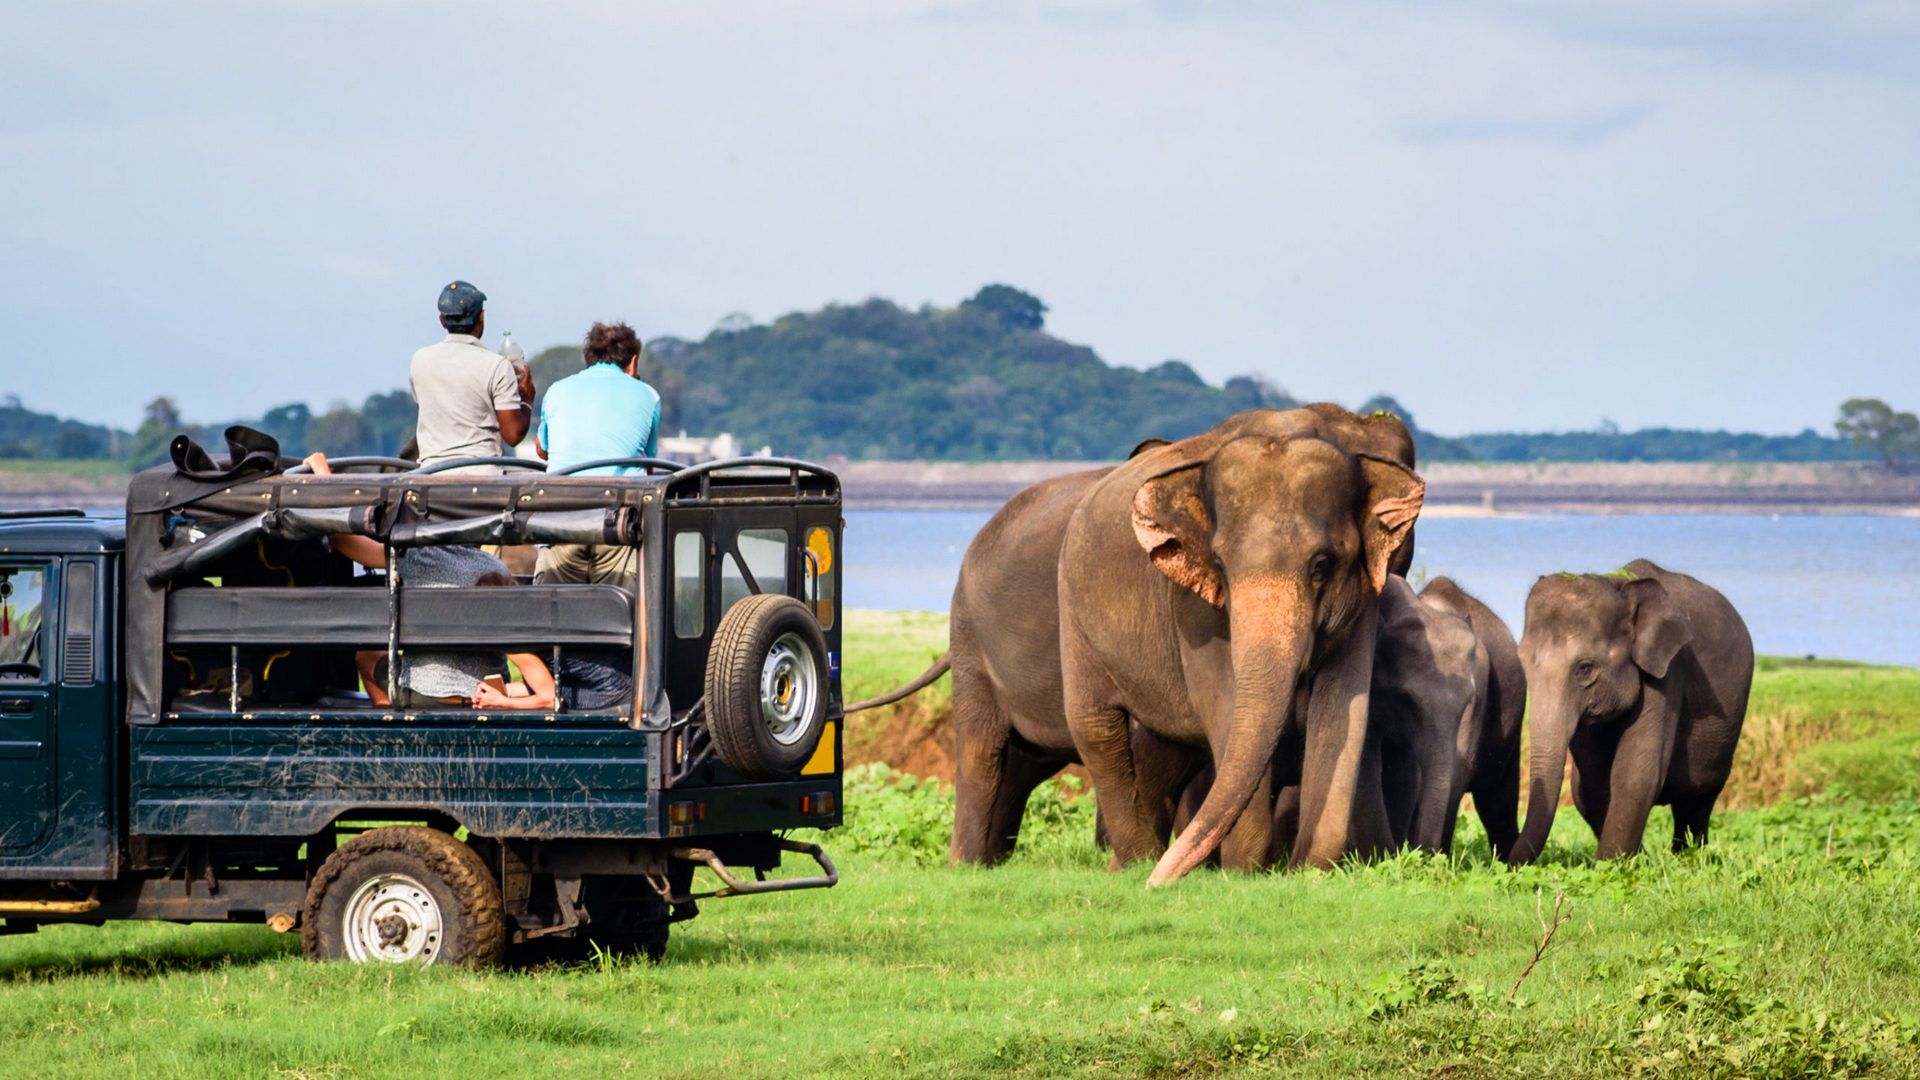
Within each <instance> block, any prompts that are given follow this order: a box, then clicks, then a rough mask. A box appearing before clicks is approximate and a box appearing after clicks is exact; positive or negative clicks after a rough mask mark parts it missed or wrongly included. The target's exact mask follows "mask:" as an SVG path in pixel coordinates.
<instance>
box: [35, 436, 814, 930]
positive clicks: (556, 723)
mask: <svg viewBox="0 0 1920 1080" xmlns="http://www.w3.org/2000/svg"><path fill="white" fill-rule="evenodd" d="M184 442H185V441H184V440H178V441H177V442H176V452H175V455H174V456H175V464H174V465H171V466H163V467H161V468H157V469H152V470H148V471H147V472H144V473H141V474H139V475H138V476H136V477H135V478H134V479H133V481H132V484H131V486H130V488H129V491H128V496H127V511H126V516H125V518H124V520H119V519H115V520H107V519H101V518H94V517H87V516H83V515H81V514H80V513H79V512H78V511H54V512H45V511H10V512H6V513H5V514H4V516H0V920H4V923H3V924H0V933H14V932H25V931H31V930H33V929H36V928H38V927H39V926H41V925H44V924H47V923H52V922H84V923H94V924H98V923H100V922H102V921H104V920H107V919H165V920H170V921H177V922H197V921H232V922H264V923H266V924H268V925H270V926H272V927H273V928H274V929H276V930H280V931H292V930H295V929H298V930H299V931H300V933H301V935H302V939H303V942H304V944H305V949H306V951H307V953H308V955H310V956H312V957H315V958H318V959H334V958H344V959H350V960H361V961H366V960H385V961H395V962H411V963H459V964H471V965H480V964H488V963H491V962H493V961H495V960H497V959H499V958H500V956H501V955H502V952H503V950H504V949H505V948H506V947H507V946H508V945H510V944H513V943H519V942H537V941H540V940H541V939H576V940H587V939H591V940H593V941H596V942H598V943H600V944H602V945H605V946H625V947H630V948H639V949H643V950H645V951H646V952H647V953H648V954H649V955H652V956H654V957H656V958H657V957H658V956H659V955H660V954H661V953H662V952H663V951H664V948H665V945H666V939H667V927H668V925H669V924H670V923H672V922H674V921H678V920H681V919H685V918H690V917H692V916H693V915H694V914H695V913H696V903H695V901H697V900H699V899H702V898H705V897H722V896H735V895H744V894H752V893H759V892H771V891H777V890H787V889H801V888H817V887H825V886H830V885H832V884H834V883H835V881H836V880H837V875H836V873H835V871H834V868H833V864H832V862H831V861H830V860H829V859H828V858H827V856H826V855H825V854H824V853H823V852H822V851H821V850H820V849H819V848H818V847H817V846H816V845H812V844H806V843H800V842H797V841H794V840H791V839H787V838H785V837H784V836H783V833H784V832H785V831H786V830H790V829H798V828H828V827H831V826H834V825H836V824H838V823H839V822H840V813H841V802H840V799H841V728H842V724H841V722H840V721H841V701H840V677H839V676H840V671H839V663H840V631H841V620H840V602H839V598H840V595H841V589H840V586H839V576H840V573H841V563H840V559H839V552H840V535H841V517H840V489H839V482H838V480H837V479H836V478H835V477H834V476H833V474H832V473H830V472H828V471H826V470H824V469H821V468H819V467H817V466H813V465H809V464H807V463H805V462H800V461H793V460H787V459H741V460H735V461H723V462H715V463H709V464H704V465H697V466H691V467H683V466H680V465H677V464H675V463H672V462H666V461H660V460H656V459H626V460H623V461H620V462H616V463H613V464H617V465H619V466H621V467H623V468H624V469H626V470H628V471H627V473H626V474H624V475H617V476H605V475H599V476H583V475H554V474H548V473H546V472H545V471H544V469H543V468H542V467H541V465H540V463H538V462H530V461H522V460H518V459H484V460H475V461H468V462H456V463H452V465H454V466H458V465H474V464H480V465H493V466H496V467H497V468H498V475H483V476H475V475H448V474H447V470H446V469H445V468H441V469H435V468H424V469H422V468H415V467H413V466H412V465H411V463H407V462H401V461H396V460H391V459H345V460H343V461H341V462H339V463H337V468H338V470H339V471H337V472H336V473H335V474H334V475H331V476H315V475H311V474H308V473H306V472H305V470H304V468H303V467H300V466H295V465H293V463H292V462H291V461H289V460H288V459H284V458H280V457H279V456H278V453H277V447H273V446H272V445H271V442H270V440H263V439H260V438H259V437H257V436H256V437H255V438H254V441H251V442H249V441H247V440H241V441H240V442H238V443H236V445H235V446H234V449H233V454H232V457H231V458H230V459H229V461H228V462H227V463H226V464H225V465H223V466H222V465H215V464H214V463H213V462H211V461H210V460H209V459H208V457H207V455H206V454H205V453H204V452H200V451H199V450H198V448H197V447H192V446H191V444H190V443H189V444H186V445H185V446H184V447H183V446H182V445H181V444H182V443H184ZM263 442H264V443H265V445H262V443H263ZM605 464H608V463H589V465H588V466H582V467H581V468H587V467H590V466H592V465H605ZM341 535H353V536H359V537H367V538H370V540H371V541H372V542H374V543H377V544H378V545H380V547H381V548H382V549H383V550H384V551H385V553H386V555H387V559H386V566H387V567H390V568H394V569H387V570H384V571H361V570H359V569H358V568H356V567H355V566H354V565H353V564H352V563H350V562H349V561H348V560H347V559H345V558H343V557H342V556H341V555H339V554H337V553H335V551H334V550H333V547H334V543H335V541H330V540H329V538H330V537H339V536H341ZM540 544H582V545H595V546H607V545H627V546H631V547H632V548H634V549H635V551H636V554H637V558H636V559H635V560H634V561H635V562H636V563H637V568H638V569H637V572H636V573H635V575H634V576H633V578H632V579H630V580H625V581H617V582H603V583H597V584H532V583H528V582H527V581H526V580H525V579H524V578H523V579H521V580H520V581H519V582H518V583H517V584H515V586H514V587H511V588H500V587H427V586H424V585H421V586H413V587H410V586H409V584H408V582H407V580H406V573H405V568H406V567H407V566H408V565H409V561H408V559H406V558H402V557H401V556H402V555H403V554H404V553H406V552H409V551H417V550H419V549H422V548H428V547H435V546H448V545H453V546H479V547H483V548H493V547H499V548H505V549H509V550H511V549H513V548H514V547H516V546H521V547H522V549H523V550H524V546H525V545H540ZM449 652H459V653H477V654H485V655H490V656H496V657H498V656H502V654H515V655H523V656H524V655H527V654H531V655H533V656H535V657H538V658H540V659H541V661H542V663H543V664H545V665H546V666H547V667H548V668H549V670H550V671H551V672H552V673H553V674H554V676H555V677H556V678H557V679H559V680H560V682H561V683H562V684H565V683H566V680H567V673H568V672H569V671H570V670H571V666H570V665H577V662H578V661H579V660H580V659H581V658H584V657H593V658H595V660H596V663H597V664H598V665H599V669H600V670H602V671H606V670H614V671H617V672H618V674H619V677H620V678H621V679H622V680H625V681H624V682H622V684H621V686H622V690H621V691H620V692H619V693H617V694H615V695H613V696H612V697H608V696H607V695H604V694H602V695H600V697H599V698H598V699H596V700H594V701H592V702H591V703H588V704H581V703H580V702H581V701H582V700H583V699H582V698H581V697H580V696H579V695H571V694H567V693H562V695H560V700H559V701H557V702H556V703H555V704H554V706H553V707H551V708H541V709H536V710H523V709H499V710H494V711H487V710H482V709H478V708H475V707H473V705H472V704H470V703H469V702H467V701H448V700H437V699H427V700H425V701H420V700H409V698H408V695H405V694H402V693H399V691H400V690H401V689H402V687H403V684H404V681H405V678H406V673H407V671H408V670H409V669H408V664H409V661H410V659H411V658H415V657H419V656H420V655H422V654H423V653H440V654H446V653H449ZM374 655H377V657H378V658H379V660H380V661H381V663H380V665H379V668H380V670H381V672H382V674H381V675H380V676H379V677H380V678H382V679H384V680H385V681H386V685H385V686H382V687H379V689H382V690H384V691H386V697H387V699H388V700H390V701H394V702H400V703H402V704H404V705H405V707H398V706H396V705H385V706H382V705H376V704H373V700H374V699H373V697H372V696H370V695H369V694H368V693H366V692H365V687H364V682H365V680H364V679H363V678H362V677H361V675H360V671H361V670H363V668H361V667H360V666H359V665H360V664H362V663H365V662H367V661H369V660H370V659H371V658H372V656H374ZM511 674H512V673H511V672H507V673H505V677H506V678H511ZM562 689H563V691H564V689H565V687H564V685H563V688H562ZM568 701H573V702H574V703H575V704H573V705H572V706H569V705H568V704H567V702H568ZM788 854H794V855H799V856H801V857H802V858H804V859H809V860H811V861H812V862H813V863H815V864H817V871H816V872H814V873H810V874H807V875H805V876H798V877H772V878H769V877H768V875H769V874H770V873H771V872H772V871H774V870H776V869H777V868H778V867H779V866H780V864H781V860H782V857H783V855H788ZM702 868H704V869H705V870H706V871H707V872H708V873H709V874H710V875H711V880H708V878H706V877H697V876H696V873H695V871H696V870H699V869H702Z"/></svg>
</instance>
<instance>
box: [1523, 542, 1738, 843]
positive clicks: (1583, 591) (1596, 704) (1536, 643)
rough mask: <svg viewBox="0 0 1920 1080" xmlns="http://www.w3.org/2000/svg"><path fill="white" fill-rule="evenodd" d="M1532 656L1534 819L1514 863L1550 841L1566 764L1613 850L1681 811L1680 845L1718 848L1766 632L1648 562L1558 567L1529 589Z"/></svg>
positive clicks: (1579, 803)
mask: <svg viewBox="0 0 1920 1080" xmlns="http://www.w3.org/2000/svg"><path fill="white" fill-rule="evenodd" d="M1520 657H1521V660H1522V662H1523V663H1524V664H1525V665H1526V669H1527V685H1528V686H1529V687H1530V688H1531V690H1532V693H1533V698H1532V709H1531V711H1530V714H1529V715H1530V719H1529V720H1528V725H1529V729H1530V730H1529V737H1530V739H1531V741H1532V749H1531V751H1530V753H1531V771H1532V775H1531V778H1530V779H1529V781H1528V785H1527V821H1526V825H1525V827H1524V828H1522V830H1521V833H1520V839H1519V841H1518V842H1517V843H1516V844H1515V845H1514V848H1513V851H1512V852H1511V854H1510V855H1509V858H1508V861H1509V862H1513V863H1525V862H1531V861H1532V860H1534V859H1535V858H1538V857H1539V855H1540V851H1541V849H1542V848H1544V847H1545V846H1546V842H1547V834H1548V832H1549V830H1551V829H1552V827H1553V816H1554V809H1555V807H1556V806H1557V805H1558V803H1559V796H1560V777H1561V769H1562V768H1563V766H1564V765H1565V763H1566V761H1567V758H1568V757H1569V755H1571V757H1572V759H1573V801H1574V806H1575V807H1577V808H1578V809H1579V811H1580V815H1581V816H1582V817H1584V818H1585V819H1586V821H1587V824H1588V825H1589V826H1591V827H1592V829H1593V831H1594V835H1595V836H1597V837H1598V838H1599V848H1598V851H1597V855H1598V857H1599V858H1602V859H1608V858H1614V857H1616V856H1621V855H1631V854H1633V853H1635V852H1637V851H1639V850H1640V840H1641V836H1642V834H1643V833H1645V831H1646V825H1647V814H1648V812H1649V811H1650V810H1651V809H1652V808H1653V807H1654V806H1656V805H1670V806H1672V807H1673V846H1674V849H1675V850H1676V851H1677V850H1679V849H1680V848H1682V847H1683V846H1685V845H1686V844H1687V843H1689V842H1692V843H1705V842H1706V839H1707V823H1708V819H1709V818H1710V817H1711V816H1712V814H1713V804H1714V801H1715V800H1716V799H1718V798H1719V797H1720V789H1721V788H1722V787H1724V786H1725V785H1726V782H1727V775H1728V773H1729V772H1730V771H1731V769H1732V767H1733V752H1734V748H1735V746H1736V745H1738V743H1739V741H1740V727H1741V724H1742V723H1743V722H1744V721H1745V719H1746V714H1747V693H1748V691H1749V690H1750V689H1751V687H1752V684H1753V639H1752V637H1750V636H1749V635H1748V633H1747V625H1746V623H1745V622H1744V621H1742V620H1741V618H1740V614H1739V612H1737V611H1735V610H1734V609H1733V605H1732V604H1730V603H1728V602H1727V598H1726V597H1724V596H1722V595H1720V593H1719V592H1717V591H1715V590H1714V589H1711V588H1709V587H1708V586H1706V585H1704V584H1702V583H1700V582H1699V581H1697V580H1695V579H1693V578H1691V577H1688V576H1687V575H1685V574H1675V573H1671V572H1669V571H1666V570H1663V569H1661V568H1660V567H1658V566H1655V565H1654V564H1653V563H1651V562H1648V561H1647V560H1645V559H1640V560H1636V561H1634V562H1632V563H1629V564H1627V565H1626V566H1625V567H1623V568H1622V569H1621V570H1619V571H1617V572H1615V573H1612V574H1552V575H1549V576H1547V577H1543V578H1541V579H1540V580H1539V581H1537V582H1535V583H1534V586H1533V591H1532V592H1531V593H1529V594H1528V596H1527V622H1526V629H1525V631H1524V632H1523V633H1522V635H1521V640H1520Z"/></svg>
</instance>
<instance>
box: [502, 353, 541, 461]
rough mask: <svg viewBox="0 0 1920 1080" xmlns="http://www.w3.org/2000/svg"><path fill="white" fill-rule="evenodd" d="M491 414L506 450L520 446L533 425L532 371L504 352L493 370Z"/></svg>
mask: <svg viewBox="0 0 1920 1080" xmlns="http://www.w3.org/2000/svg"><path fill="white" fill-rule="evenodd" d="M493 415H494V417H495V418H496V419H498V420H499V421H500V439H501V441H502V442H504V443H505V444H506V449H509V450H511V449H512V448H514V447H516V446H519V445H520V440H522V439H524V438H526V437H527V429H528V428H530V427H532V426H533V372H532V371H530V370H528V369H527V368H526V367H524V366H522V365H519V364H513V363H509V362H508V361H507V358H506V357H504V356H503V357H501V358H500V366H499V367H498V368H497V369H495V371H494V373H493Z"/></svg>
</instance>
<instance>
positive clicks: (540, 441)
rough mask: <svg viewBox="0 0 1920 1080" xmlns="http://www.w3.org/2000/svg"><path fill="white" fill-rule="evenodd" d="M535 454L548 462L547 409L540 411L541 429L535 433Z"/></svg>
mask: <svg viewBox="0 0 1920 1080" xmlns="http://www.w3.org/2000/svg"><path fill="white" fill-rule="evenodd" d="M533 452H534V453H536V454H539V455H540V460H541V461H545V460H547V410H546V409H545V408H542V409H541V410H540V429H539V430H538V431H535V432H534V433H533Z"/></svg>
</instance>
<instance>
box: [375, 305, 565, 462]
mask: <svg viewBox="0 0 1920 1080" xmlns="http://www.w3.org/2000/svg"><path fill="white" fill-rule="evenodd" d="M486 302H487V294H485V293H483V292H481V291H480V290H479V289H476V288H474V287H473V286H472V285H469V284H468V283H466V282H464V281H455V282H452V283H451V284H449V285H448V286H447V287H446V288H444V289H442V290H440V325H441V327H442V328H443V329H445V330H446V331H447V337H446V340H444V341H440V342H436V343H434V344H432V345H429V346H427V347H426V348H424V349H421V350H420V351H419V352H416V353H414V354H413V363H412V365H411V366H410V367H409V369H408V372H407V381H408V385H409V387H410V388H411V389H412V391H413V400H414V401H415V402H416V403H417V404H418V405H419V406H420V419H419V422H418V424H417V425H416V426H415V429H414V438H415V440H416V441H417V443H418V445H419V448H420V464H422V465H437V464H439V463H441V462H443V461H452V460H454V459H455V458H463V457H498V456H501V455H504V454H506V453H509V452H510V451H511V450H512V448H513V447H514V446H516V445H518V444H519V442H520V440H522V439H524V438H526V437H527V428H528V426H529V425H530V424H531V423H532V419H533V393H534V391H533V374H532V373H531V372H529V371H528V370H527V369H526V368H525V367H524V366H521V365H517V364H514V363H512V362H510V361H508V360H507V358H506V357H504V356H501V355H500V354H499V353H497V352H494V351H493V350H492V349H489V348H487V347H486V346H484V345H482V344H480V336H481V335H482V334H484V333H485V332H486V329H487V313H486ZM450 471H451V472H452V473H468V474H478V475H495V476H497V475H499V473H500V469H499V467H498V466H494V465H470V466H467V467H466V468H462V469H454V470H450Z"/></svg>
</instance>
